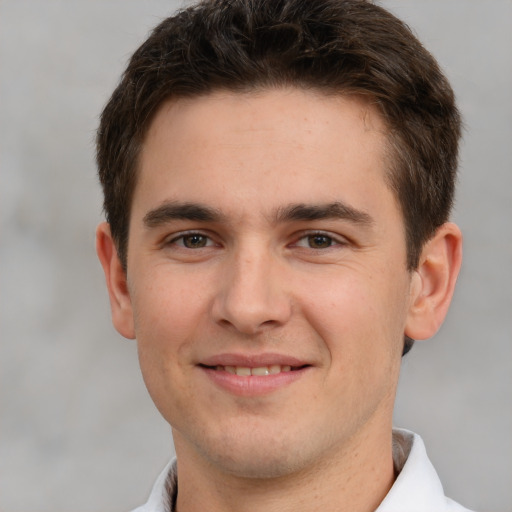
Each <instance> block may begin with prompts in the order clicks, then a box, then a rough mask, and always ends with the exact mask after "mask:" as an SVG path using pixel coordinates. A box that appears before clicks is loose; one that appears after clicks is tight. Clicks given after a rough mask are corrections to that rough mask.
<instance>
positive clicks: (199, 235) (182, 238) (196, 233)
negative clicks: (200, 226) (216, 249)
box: [166, 231, 216, 250]
mask: <svg viewBox="0 0 512 512" xmlns="http://www.w3.org/2000/svg"><path fill="white" fill-rule="evenodd" d="M193 237H197V238H201V239H204V240H206V245H203V246H200V247H187V246H186V245H185V240H186V239H187V238H188V239H190V238H193ZM180 241H181V243H178V242H180ZM166 245H177V246H179V247H181V248H183V249H190V250H194V249H204V248H206V247H212V246H214V245H216V244H215V242H214V241H213V240H212V238H211V237H210V236H208V235H205V234H204V233H201V232H200V231H189V232H186V233H181V234H179V235H178V236H175V237H174V238H172V239H171V240H169V241H168V242H166Z"/></svg>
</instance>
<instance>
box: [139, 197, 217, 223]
mask: <svg viewBox="0 0 512 512" xmlns="http://www.w3.org/2000/svg"><path fill="white" fill-rule="evenodd" d="M223 218H224V215H222V214H221V213H220V212H219V211H218V210H216V209H215V208H210V207H209V206H205V205H201V204H196V203H180V202H178V201H171V202H166V203H164V204H162V205H161V206H159V207H157V208H155V209H153V210H150V211H149V212H148V213H146V215H145V216H144V219H143V222H144V225H145V226H146V227H148V228H156V227H158V226H162V225H163V224H166V223H167V222H170V221H172V220H195V221H198V222H219V221H221V220H222V219H223Z"/></svg>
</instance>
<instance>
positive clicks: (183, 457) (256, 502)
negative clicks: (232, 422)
mask: <svg viewBox="0 0 512 512" xmlns="http://www.w3.org/2000/svg"><path fill="white" fill-rule="evenodd" d="M174 435H175V443H176V453H177V455H178V481H179V492H178V500H177V510H178V512H199V511H203V510H208V511H209V512H231V511H233V512H235V511H236V512H262V511H264V512H274V511H279V512H291V511H293V512H302V511H304V512H306V511H307V512H316V511H324V510H336V511H337V512H372V511H374V510H375V509H376V508H377V507H378V506H379V504H380V503H381V501H382V500H383V499H384V497H385V496H386V494H387V493H388V491H389V489H390V488H391V486H392V485H393V482H394V479H395V474H394V468H393V458H392V437H391V427H389V429H388V430H387V431H385V432H382V433H381V434H380V435H373V436H365V435H361V436H359V439H352V440H351V443H350V447H348V448H347V447H345V448H341V449H333V450H332V451H331V453H329V454H328V455H327V456H326V457H323V458H322V460H321V461H312V463H311V465H310V466H309V467H307V468H304V469H302V470H301V471H297V472H294V473H293V474H289V475H285V476H281V477H278V478H268V479H254V478H244V477H239V476H236V475H233V474H226V473H224V472H222V471H219V470H218V469H217V468H215V467H213V466H211V465H208V464H204V461H201V460H200V456H198V455H197V453H191V451H190V450H187V449H186V448H187V447H186V445H183V444H182V443H181V442H180V439H179V434H178V433H175V434H174Z"/></svg>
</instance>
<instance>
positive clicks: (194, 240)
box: [182, 234, 208, 249]
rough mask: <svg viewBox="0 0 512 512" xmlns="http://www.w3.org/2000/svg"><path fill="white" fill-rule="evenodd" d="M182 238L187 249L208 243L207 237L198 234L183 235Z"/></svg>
mask: <svg viewBox="0 0 512 512" xmlns="http://www.w3.org/2000/svg"><path fill="white" fill-rule="evenodd" d="M182 240H183V245H184V246H185V247H186V248H187V249H201V248H202V247H206V245H207V244H208V237H206V236H203V235H199V234H192V235H185V236H183V237H182Z"/></svg>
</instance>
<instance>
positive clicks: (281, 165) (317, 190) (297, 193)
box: [134, 89, 390, 208]
mask: <svg viewBox="0 0 512 512" xmlns="http://www.w3.org/2000/svg"><path fill="white" fill-rule="evenodd" d="M385 147H386V127H385V125H384V122H383V121H382V119H381V116H380V114H379V113H378V111H377V110H376V108H375V107H374V106H372V105H371V104H370V102H368V101H366V100H364V99H362V98H361V97H358V96H355V95H354V96H332V95H330V96H328V95H324V94H321V93H317V92H311V91H302V90H297V89H278V90H264V91H257V92H250V93H232V92H223V91H219V92H215V93H213V94H210V95H206V96H201V97H198V98H191V99H179V100H173V101H168V102H166V103H164V104H163V105H162V106H161V107H160V109H159V111H158V112H157V114H156V115H155V118H154V119H153V121H152V124H151V126H150V128H149V130H148V133H147V135H146V138H145V141H144V144H143V148H142V151H141V155H140V161H139V163H140V166H139V173H140V174H139V177H138V184H137V187H136V190H135V196H134V207H135V206H136V204H137V202H138V201H140V200H144V201H145V202H146V203H147V202H153V203H157V202H159V201H162V202H163V201H169V200H191V201H196V202H197V201H201V202H206V203H210V204H211V203H212V202H215V203H217V204H215V205H214V206H215V207H219V206H220V207H223V203H224V206H226V207H229V206H231V205H230V204H228V198H229V197H230V196H232V197H231V199H233V200H235V199H238V203H239V206H241V204H240V203H243V201H246V204H247V207H249V205H250V207H252V208H254V207H258V208H259V207H260V206H261V208H264V207H265V204H266V205H267V206H268V207H273V208H276V207H277V208H278V207H279V206H280V204H279V203H280V202H284V203H286V202H295V203H297V202H305V203H307V202H310V199H314V200H315V201H316V202H318V201H323V202H332V201H336V200H339V199H341V200H344V201H345V202H350V201H352V202H354V201H355V202H360V203H362V204H363V203H364V201H365V196H368V195H369V190H370V189H372V194H370V195H374V196H375V195H379V194H384V195H386V194H389V192H390V191H389V188H388V187H387V185H386V179H385V173H386V158H385V155H386V151H385ZM270 192H272V193H270ZM313 196H315V197H313ZM343 196H347V197H343ZM349 196H350V197H349ZM271 199H272V200H273V201H274V204H273V205H271V204H270V202H269V201H270V200H271ZM235 202H236V201H235Z"/></svg>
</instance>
